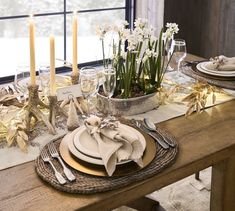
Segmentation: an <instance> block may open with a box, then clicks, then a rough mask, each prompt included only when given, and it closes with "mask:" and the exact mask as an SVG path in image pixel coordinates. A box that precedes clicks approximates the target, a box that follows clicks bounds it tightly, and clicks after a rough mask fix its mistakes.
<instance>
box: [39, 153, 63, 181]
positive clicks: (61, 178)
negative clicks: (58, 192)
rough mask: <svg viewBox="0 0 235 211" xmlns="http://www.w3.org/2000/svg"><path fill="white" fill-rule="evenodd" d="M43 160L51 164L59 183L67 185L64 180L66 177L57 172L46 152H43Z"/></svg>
mask: <svg viewBox="0 0 235 211" xmlns="http://www.w3.org/2000/svg"><path fill="white" fill-rule="evenodd" d="M41 158H42V160H43V161H44V162H48V163H50V165H51V167H52V169H53V170H54V173H55V177H56V179H57V180H58V181H59V183H60V184H61V185H63V184H65V183H66V180H65V179H64V177H63V176H62V175H61V174H60V173H59V172H58V171H57V170H56V168H55V166H54V165H53V163H52V162H51V160H50V157H49V155H48V154H47V152H46V151H45V150H43V151H42V152H41Z"/></svg>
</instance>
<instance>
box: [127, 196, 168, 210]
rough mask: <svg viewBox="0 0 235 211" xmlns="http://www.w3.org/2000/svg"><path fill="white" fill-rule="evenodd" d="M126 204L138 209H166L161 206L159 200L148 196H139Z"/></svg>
mask: <svg viewBox="0 0 235 211" xmlns="http://www.w3.org/2000/svg"><path fill="white" fill-rule="evenodd" d="M126 206H127V207H130V208H132V209H136V210H138V211H165V209H164V208H163V207H161V206H160V204H159V202H158V201H155V200H153V199H150V198H147V197H142V198H139V199H137V200H135V201H133V202H131V203H129V204H127V205H126Z"/></svg>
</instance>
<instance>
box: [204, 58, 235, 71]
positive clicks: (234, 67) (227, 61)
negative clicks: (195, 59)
mask: <svg viewBox="0 0 235 211" xmlns="http://www.w3.org/2000/svg"><path fill="white" fill-rule="evenodd" d="M210 60H211V62H210V63H208V64H207V65H206V67H207V68H208V69H211V70H219V71H235V57H230V58H229V57H226V56H223V55H221V56H217V57H215V58H211V59H210Z"/></svg>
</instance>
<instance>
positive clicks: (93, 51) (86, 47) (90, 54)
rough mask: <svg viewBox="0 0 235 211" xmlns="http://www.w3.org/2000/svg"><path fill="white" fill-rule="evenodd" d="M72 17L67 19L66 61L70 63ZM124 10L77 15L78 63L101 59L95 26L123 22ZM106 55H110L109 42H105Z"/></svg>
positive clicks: (69, 16) (99, 43) (99, 42)
mask: <svg viewBox="0 0 235 211" xmlns="http://www.w3.org/2000/svg"><path fill="white" fill-rule="evenodd" d="M72 16H73V15H68V17H67V61H69V62H71V61H72V37H71V36H72ZM124 19H125V10H124V9H123V10H116V11H115V10H112V11H103V12H91V13H80V14H78V63H84V62H89V61H97V60H100V59H102V48H101V41H100V40H99V37H98V36H96V34H95V28H96V26H97V25H104V24H105V25H106V24H107V25H113V24H115V23H117V22H120V21H124ZM105 44H106V45H105V46H106V48H105V50H106V55H108V54H109V55H110V53H111V52H110V48H109V47H108V46H110V44H111V41H110V39H109V41H107V42H106V43H105Z"/></svg>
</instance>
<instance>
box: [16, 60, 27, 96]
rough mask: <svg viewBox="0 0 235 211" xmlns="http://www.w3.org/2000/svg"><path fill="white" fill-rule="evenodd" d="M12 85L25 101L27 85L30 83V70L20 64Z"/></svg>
mask: <svg viewBox="0 0 235 211" xmlns="http://www.w3.org/2000/svg"><path fill="white" fill-rule="evenodd" d="M14 83H15V87H16V89H17V91H18V92H20V93H21V94H22V95H23V97H24V99H26V98H27V96H28V85H29V83H30V70H29V66H28V65H25V64H22V65H18V66H17V69H16V73H15V80H14Z"/></svg>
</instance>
